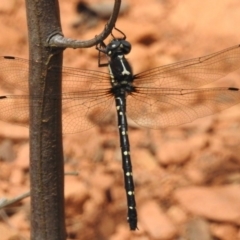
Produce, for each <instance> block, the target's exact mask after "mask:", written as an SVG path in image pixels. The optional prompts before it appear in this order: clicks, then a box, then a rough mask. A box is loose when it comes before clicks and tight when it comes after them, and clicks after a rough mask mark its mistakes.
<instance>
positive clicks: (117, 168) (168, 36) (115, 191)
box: [0, 0, 240, 240]
mask: <svg viewBox="0 0 240 240" xmlns="http://www.w3.org/2000/svg"><path fill="white" fill-rule="evenodd" d="M89 2H93V3H94V1H89ZM95 2H100V1H97V0H96V1H95ZM101 2H102V1H101ZM105 2H107V3H109V2H112V1H105ZM76 3H77V0H60V7H61V20H62V27H63V33H64V35H65V36H67V37H71V38H76V39H83V40H87V39H89V38H92V37H94V36H95V35H96V34H98V33H99V32H100V31H101V30H102V29H103V27H104V24H105V20H97V21H96V25H94V23H93V26H92V28H88V27H83V28H73V27H72V26H73V24H76V22H77V21H78V19H79V15H78V14H77V13H76V11H75V8H76ZM127 4H128V8H127V10H125V12H124V14H123V15H121V16H120V17H119V19H118V22H117V27H118V28H120V29H121V30H122V31H123V32H124V33H125V34H126V35H127V39H128V40H129V41H130V42H131V43H132V52H131V53H130V54H129V56H128V59H129V61H130V62H131V63H132V66H133V69H134V72H135V73H137V72H140V71H143V70H146V69H149V68H152V67H157V66H160V65H165V64H168V63H173V62H177V61H180V60H184V59H189V58H193V57H199V56H204V55H207V54H210V53H213V52H216V51H219V50H222V49H224V48H227V47H231V46H234V45H237V44H239V43H240V30H239V22H240V2H239V0H228V1H219V0H211V1H200V0H195V1H192V0H185V1H177V0H169V1H164V0H161V1H160V0H149V1H144V0H132V1H128V3H127ZM0 33H1V34H0V35H1V38H0V55H13V56H18V57H23V58H28V33H27V25H26V15H25V5H24V1H23V0H2V1H1V2H0ZM64 65H66V66H72V67H78V68H89V69H97V51H96V50H95V48H90V49H81V50H79V49H77V50H72V49H68V50H66V51H65V53H64ZM239 66H240V64H239ZM101 70H102V71H104V69H101ZM239 74H240V72H239V71H238V72H237V71H236V72H235V73H232V74H230V75H228V76H227V77H225V78H224V80H223V81H220V82H219V86H220V85H221V86H227V87H240V82H239V76H240V75H239ZM96 81H97V79H96ZM0 92H1V93H2V92H3V90H2V89H0ZM0 108H1V105H0ZM0 111H1V109H0ZM107 123H108V124H106V125H105V126H96V127H95V128H93V129H91V130H89V131H86V132H83V133H79V134H72V135H64V154H65V171H66V172H78V173H79V175H78V176H66V177H65V196H66V197H65V199H66V226H67V232H68V239H81V240H85V239H86V240H89V239H102V240H105V239H110V240H122V239H123V240H130V239H131V240H140V239H141V240H143V239H160V240H175V239H179V240H180V239H181V240H184V239H190V240H236V239H240V228H239V226H240V134H239V133H240V104H239V105H236V106H234V107H231V108H229V109H227V110H225V111H223V112H221V113H218V114H215V115H212V116H208V117H205V118H201V119H198V120H196V121H194V122H192V123H189V124H185V125H181V126H177V127H171V128H170V127H169V128H165V129H161V130H150V129H145V128H141V127H139V126H137V125H136V124H134V123H132V122H131V121H130V122H129V125H130V127H129V137H130V142H131V153H132V160H133V175H134V180H135V187H136V190H135V195H136V201H137V208H138V215H139V224H138V228H139V230H137V231H134V232H131V231H129V226H128V224H127V221H126V212H127V206H126V199H125V191H124V186H123V174H122V167H121V155H120V148H119V139H118V132H117V129H116V124H115V123H114V121H112V118H109V119H108V122H107ZM28 151H29V140H28V129H27V128H24V127H21V126H16V125H12V124H11V122H8V123H6V122H0V198H1V199H2V198H9V199H11V198H14V197H16V196H18V195H20V194H22V193H25V192H27V191H29V154H28ZM29 206H30V199H29V198H26V199H24V200H23V201H21V202H20V203H18V204H15V205H14V206H10V207H7V208H6V209H2V210H0V213H1V214H0V216H1V218H0V239H1V240H10V239H11V240H13V239H14V240H17V239H19V240H20V239H21V240H23V239H24V240H25V239H29V236H30V225H29V213H30V207H29Z"/></svg>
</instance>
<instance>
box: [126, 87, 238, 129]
mask: <svg viewBox="0 0 240 240" xmlns="http://www.w3.org/2000/svg"><path fill="white" fill-rule="evenodd" d="M127 99H128V100H127V101H128V104H127V112H128V116H129V117H130V118H132V120H134V121H135V122H136V123H137V124H139V125H141V126H144V127H149V128H163V127H167V126H174V125H179V124H184V123H188V122H191V121H193V120H195V119H197V118H200V117H204V116H207V115H211V114H213V113H216V112H219V111H221V110H223V109H226V108H229V107H230V106H233V105H235V104H237V103H239V102H240V91H239V89H237V88H209V89H206V88H199V89H167V88H166V89H165V88H163V89H141V90H139V91H138V92H137V93H135V92H133V93H132V94H131V95H129V96H128V98H127Z"/></svg>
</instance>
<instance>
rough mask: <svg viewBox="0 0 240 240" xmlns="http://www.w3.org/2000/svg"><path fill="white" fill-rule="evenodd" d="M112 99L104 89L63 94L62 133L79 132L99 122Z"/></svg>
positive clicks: (107, 111)
mask: <svg viewBox="0 0 240 240" xmlns="http://www.w3.org/2000/svg"><path fill="white" fill-rule="evenodd" d="M113 100H114V98H113V96H112V95H111V94H108V93H106V90H103V91H101V90H96V91H91V92H81V93H80V94H79V93H77V94H76V93H69V94H63V96H62V104H63V105H62V106H63V133H77V132H81V131H84V130H88V129H89V128H92V127H93V126H96V124H98V123H101V121H102V120H103V119H104V118H105V117H106V116H107V114H108V113H109V111H110V110H111V107H112V106H113V102H114V101H113Z"/></svg>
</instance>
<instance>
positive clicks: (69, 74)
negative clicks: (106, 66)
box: [0, 57, 113, 133]
mask: <svg viewBox="0 0 240 240" xmlns="http://www.w3.org/2000/svg"><path fill="white" fill-rule="evenodd" d="M35 64H40V63H35ZM28 66H29V61H28V60H25V59H21V58H14V57H7V58H6V57H0V85H1V88H3V89H4V90H7V92H9V93H14V94H15V93H16V90H17V95H2V96H0V109H1V111H0V120H3V121H7V122H12V123H16V124H19V125H24V126H27V125H28V121H29V100H28V99H29V96H28ZM53 71H56V72H57V71H62V76H63V90H64V93H63V94H62V96H56V95H55V96H53V95H51V96H49V100H51V99H52V100H54V99H56V98H62V106H63V107H62V109H63V118H62V119H63V132H64V133H76V132H80V131H84V130H87V129H89V128H91V127H93V125H94V124H93V121H92V119H93V118H94V122H95V123H98V122H101V120H102V119H103V118H104V117H105V116H106V115H107V113H108V111H109V109H110V108H111V106H112V104H113V96H112V95H111V94H110V93H109V89H110V83H109V75H108V73H104V72H99V71H92V70H80V69H76V68H68V67H63V68H57V67H54V68H53ZM18 90H20V94H21V92H23V94H22V95H20V94H19V91H18ZM31 99H32V101H31V107H35V103H36V102H37V101H39V100H41V98H40V97H39V98H38V97H37V96H34V97H31Z"/></svg>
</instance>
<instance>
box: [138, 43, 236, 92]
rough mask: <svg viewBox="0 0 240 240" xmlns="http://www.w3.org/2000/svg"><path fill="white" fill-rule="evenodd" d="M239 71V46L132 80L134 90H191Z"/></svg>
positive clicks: (141, 75)
mask: <svg viewBox="0 0 240 240" xmlns="http://www.w3.org/2000/svg"><path fill="white" fill-rule="evenodd" d="M238 68H240V45H237V46H234V47H231V48H228V49H225V50H222V51H220V52H217V53H213V54H210V55H207V56H204V57H199V58H194V59H190V60H186V61H183V62H177V63H174V64H169V65H165V66H161V67H157V68H153V69H150V70H148V71H145V72H142V73H139V74H137V75H135V76H134V78H135V80H134V85H135V86H136V87H150V88H151V87H152V88H156V87H157V88H195V87H200V86H204V85H206V84H209V83H211V82H213V81H216V80H217V79H220V78H221V77H223V76H225V75H227V74H228V73H230V72H232V71H235V70H237V69H238Z"/></svg>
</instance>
